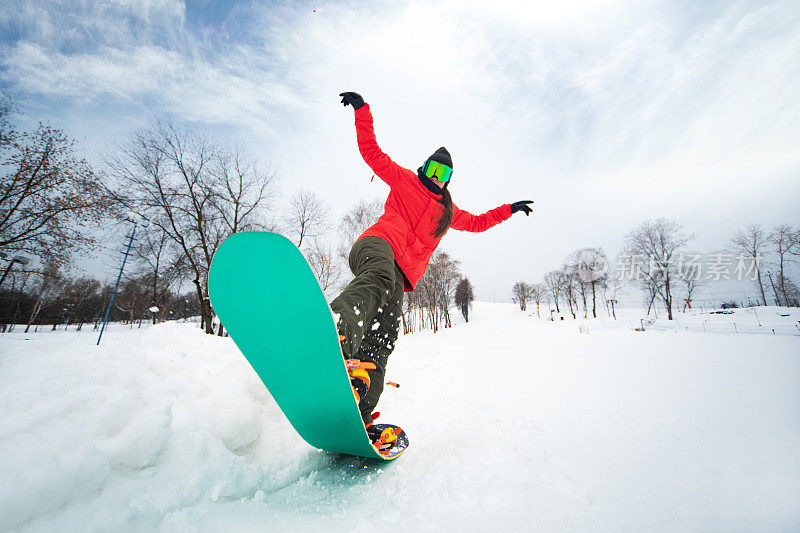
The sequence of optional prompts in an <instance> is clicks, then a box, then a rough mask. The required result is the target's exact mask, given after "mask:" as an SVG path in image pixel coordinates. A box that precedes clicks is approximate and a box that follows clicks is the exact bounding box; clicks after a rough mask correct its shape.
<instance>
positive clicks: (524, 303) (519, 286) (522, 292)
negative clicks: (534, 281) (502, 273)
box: [511, 281, 533, 311]
mask: <svg viewBox="0 0 800 533" xmlns="http://www.w3.org/2000/svg"><path fill="white" fill-rule="evenodd" d="M511 294H512V295H513V296H514V299H515V300H516V301H517V305H519V309H520V311H525V310H526V309H527V308H528V300H530V299H531V297H532V296H533V286H531V285H530V284H528V283H525V282H524V281H518V282H516V283H515V284H514V286H513V287H512V288H511Z"/></svg>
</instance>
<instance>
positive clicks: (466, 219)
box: [450, 204, 511, 233]
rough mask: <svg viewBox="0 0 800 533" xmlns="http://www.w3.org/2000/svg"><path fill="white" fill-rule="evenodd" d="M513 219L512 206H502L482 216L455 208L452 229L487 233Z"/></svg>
mask: <svg viewBox="0 0 800 533" xmlns="http://www.w3.org/2000/svg"><path fill="white" fill-rule="evenodd" d="M510 217H511V206H510V205H509V204H504V205H501V206H500V207H496V208H495V209H492V210H491V211H487V212H485V213H483V214H482V215H473V214H472V213H470V212H469V211H464V210H463V209H459V208H458V207H456V206H455V205H454V206H453V223H452V224H451V225H450V227H451V228H453V229H456V230H460V231H472V232H476V233H477V232H481V231H486V230H487V229H489V228H491V227H492V226H496V225H497V224H499V223H501V222H502V221H504V220H507V219H508V218H510Z"/></svg>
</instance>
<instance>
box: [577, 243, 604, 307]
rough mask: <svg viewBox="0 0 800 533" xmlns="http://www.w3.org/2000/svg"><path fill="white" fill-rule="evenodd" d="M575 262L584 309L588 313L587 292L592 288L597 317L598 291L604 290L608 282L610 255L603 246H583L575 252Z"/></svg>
mask: <svg viewBox="0 0 800 533" xmlns="http://www.w3.org/2000/svg"><path fill="white" fill-rule="evenodd" d="M574 263H575V269H576V274H577V280H578V283H579V285H580V287H581V296H582V298H583V307H584V310H585V311H586V312H587V313H588V309H587V307H588V306H587V303H586V296H587V294H586V293H587V290H588V289H591V293H592V317H593V318H597V291H598V290H599V289H602V290H604V289H605V286H606V284H607V282H608V257H607V256H606V253H605V252H604V251H603V249H602V248H582V249H581V250H578V251H577V252H575V255H574ZM604 292H605V291H604Z"/></svg>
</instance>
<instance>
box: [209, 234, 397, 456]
mask: <svg viewBox="0 0 800 533" xmlns="http://www.w3.org/2000/svg"><path fill="white" fill-rule="evenodd" d="M208 291H209V294H210V296H211V306H212V307H213V309H214V311H215V312H216V313H217V315H218V316H219V318H220V320H221V322H222V325H223V326H224V327H225V328H226V329H227V331H228V334H229V335H230V336H231V338H232V339H233V341H234V342H235V343H236V346H238V347H239V349H240V350H241V352H242V354H244V356H245V357H246V358H247V360H248V361H249V363H250V365H251V366H252V367H253V369H254V370H255V371H256V373H257V374H258V377H260V378H261V381H262V382H264V385H266V387H267V389H268V390H269V392H270V394H271V395H272V397H273V398H274V399H275V401H276V402H277V404H278V406H279V407H280V408H281V410H282V411H283V413H284V414H285V415H286V417H287V418H288V419H289V422H290V423H291V424H292V426H293V427H294V428H295V430H297V432H298V433H299V434H300V436H301V437H302V438H303V439H304V440H305V441H306V442H307V443H309V444H310V445H311V446H314V447H315V448H320V449H323V450H328V451H332V452H340V453H346V454H350V455H359V456H362V457H372V458H375V459H394V458H396V457H398V456H399V455H400V454H402V453H403V451H405V446H397V447H396V448H397V449H394V450H392V451H391V453H390V454H389V455H382V454H380V453H378V451H377V450H376V449H375V448H374V446H373V445H372V443H371V442H370V440H369V437H368V436H367V432H366V430H365V429H364V423H363V421H362V420H361V413H360V412H359V410H358V405H357V404H356V401H355V397H354V396H353V391H352V389H351V387H350V380H349V378H348V376H347V370H346V369H345V365H344V358H343V357H342V351H341V348H340V346H339V336H338V332H337V331H336V327H335V325H334V323H333V317H332V316H331V311H330V308H329V307H328V303H327V302H326V301H325V296H324V294H323V293H322V290H321V289H320V286H319V283H318V282H317V278H316V277H315V276H314V273H313V272H312V271H311V268H310V267H309V266H308V263H307V262H306V260H305V258H304V257H303V255H302V254H301V253H300V251H299V250H298V249H297V248H296V247H295V246H294V244H292V243H291V242H290V241H289V240H288V239H286V238H285V237H283V236H281V235H278V234H277V233H269V232H244V233H235V234H234V235H231V236H230V237H228V238H227V239H226V240H225V242H223V243H222V245H221V246H220V247H219V249H218V250H217V252H216V254H215V255H214V260H213V261H212V263H211V269H210V271H209V279H208ZM402 436H403V439H402V442H403V443H404V444H406V445H407V443H408V440H407V438H406V436H405V434H402ZM398 440H399V439H398ZM401 448H402V449H401Z"/></svg>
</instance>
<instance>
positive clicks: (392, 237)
mask: <svg viewBox="0 0 800 533" xmlns="http://www.w3.org/2000/svg"><path fill="white" fill-rule="evenodd" d="M339 96H341V97H342V104H343V105H344V106H348V105H351V106H353V109H354V110H355V126H356V139H357V141H358V149H359V151H360V152H361V156H362V157H363V158H364V161H365V162H366V163H367V165H369V167H370V168H371V169H372V170H373V172H374V173H375V175H376V176H378V177H379V178H380V179H382V180H383V181H384V182H386V183H387V184H388V185H389V187H391V191H390V192H389V196H388V198H387V199H386V204H385V206H384V213H383V215H381V217H380V218H379V219H378V222H377V223H375V224H374V225H373V226H371V227H370V228H368V229H367V230H366V231H365V232H364V233H363V234H362V235H361V236H360V237H359V238H358V239H357V240H356V242H355V244H353V247H352V249H351V250H350V256H349V264H350V270H351V271H352V272H353V275H354V276H355V279H353V281H352V282H350V284H349V285H348V286H347V287H346V288H345V289H344V291H343V292H342V293H341V294H340V295H339V296H338V297H337V298H336V299H334V300H333V301H332V302H331V310H332V311H333V314H334V320H335V321H336V327H337V329H338V331H339V338H340V340H341V347H342V354H343V355H344V358H345V361H346V366H347V372H348V375H349V376H350V382H351V384H352V386H353V391H354V394H355V396H356V399H357V401H358V406H359V410H360V411H361V417H362V419H363V420H364V424H365V426H366V427H367V433H369V434H370V438H372V439H373V441H374V440H375V439H376V438H378V437H379V435H373V434H372V433H370V426H371V424H372V411H373V409H374V408H375V406H376V404H377V403H378V398H379V397H380V395H381V392H383V380H384V375H385V373H386V362H387V359H388V358H389V354H391V353H392V351H393V350H394V345H395V341H396V340H397V337H398V329H399V324H400V318H401V313H402V305H403V293H404V292H411V291H413V290H414V287H415V286H416V284H417V282H418V281H419V280H420V278H422V276H423V274H424V273H425V270H426V268H427V267H428V262H429V261H430V258H431V256H432V255H433V252H434V250H436V247H437V245H438V244H439V241H440V240H441V239H442V237H443V236H444V234H445V233H446V232H447V230H448V229H449V228H453V229H456V230H462V231H472V232H481V231H485V230H487V229H489V228H491V227H492V226H494V225H496V224H499V223H500V222H502V221H504V220H506V219H508V218H509V217H510V216H511V215H512V214H513V213H516V212H518V211H522V212H524V213H525V214H526V215H529V214H530V213H531V208H530V207H529V206H528V204H530V203H533V202H532V201H530V200H525V201H520V202H514V203H512V204H504V205H501V206H500V207H497V208H495V209H492V210H491V211H488V212H486V213H484V214H482V215H477V216H476V215H473V214H471V213H469V212H467V211H464V210H461V209H459V208H458V207H456V206H455V204H453V200H452V198H451V197H450V191H449V189H448V186H449V184H450V178H451V177H452V174H453V161H452V158H451V157H450V153H449V152H448V151H447V149H446V148H444V147H441V148H439V149H438V150H436V151H435V152H434V153H433V154H432V155H431V156H430V157H428V159H427V160H425V162H424V163H423V165H422V166H421V167H420V168H418V169H417V171H416V172H414V171H412V170H409V169H406V168H403V167H401V166H400V165H398V164H396V163H395V162H394V161H392V160H391V159H390V158H389V156H387V155H386V154H385V153H383V151H381V149H380V147H379V146H378V143H377V141H376V140H375V131H374V129H373V125H372V114H371V113H370V108H369V104H367V103H365V102H364V99H363V98H362V97H361V96H360V95H359V94H357V93H354V92H345V93H341V94H340V95H339Z"/></svg>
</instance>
